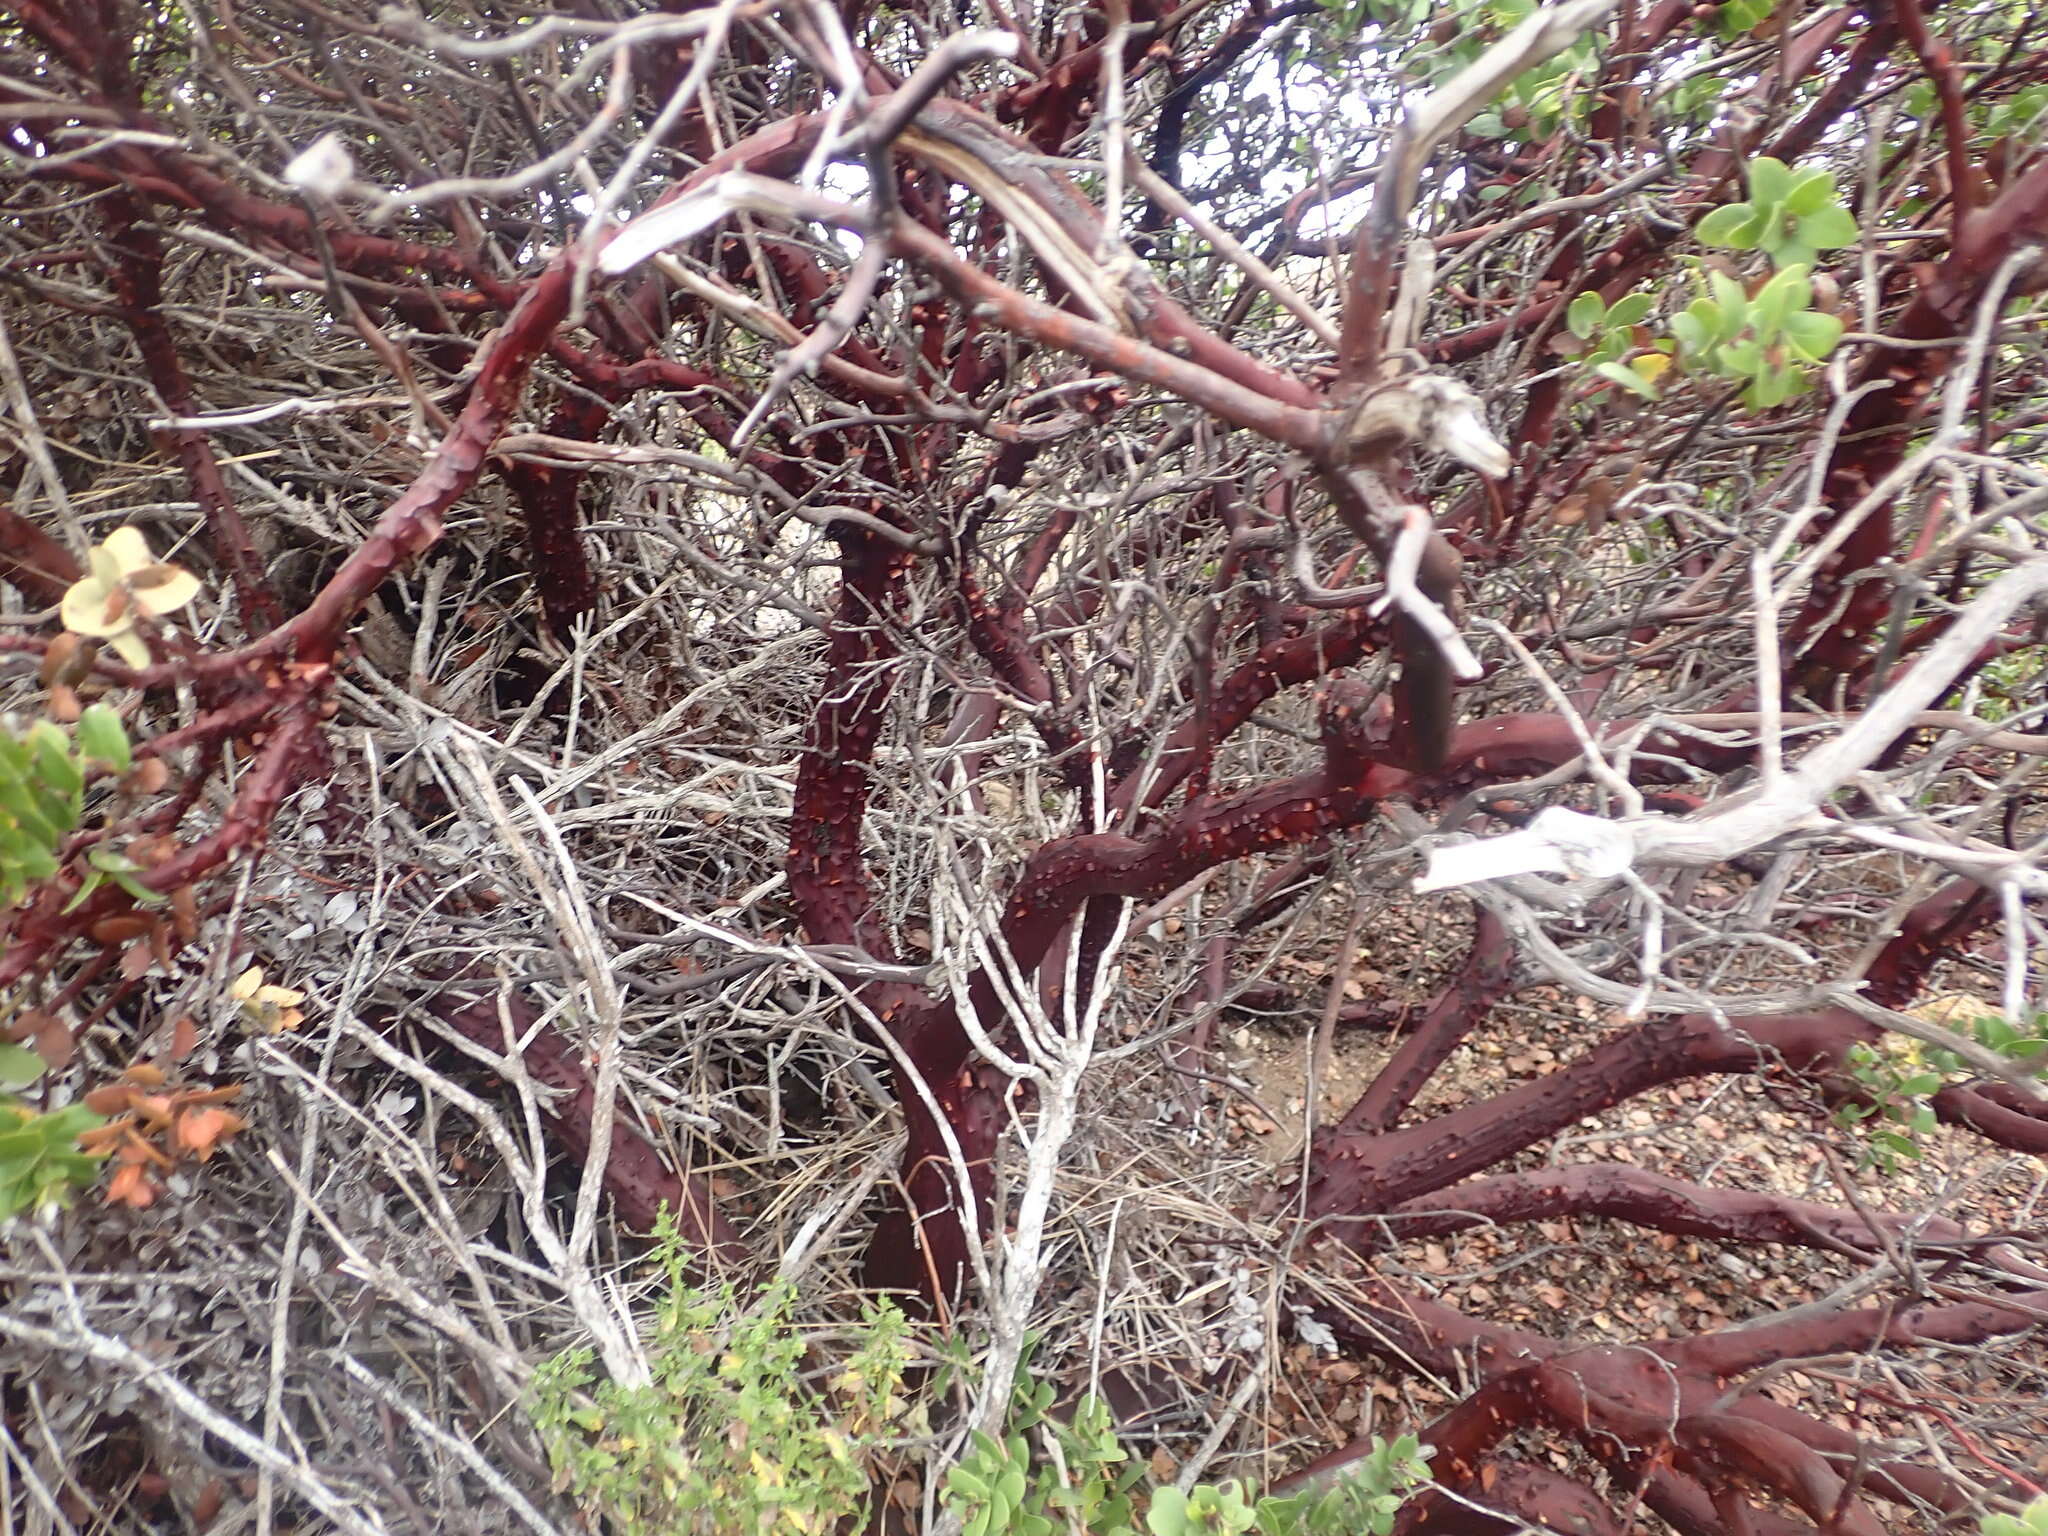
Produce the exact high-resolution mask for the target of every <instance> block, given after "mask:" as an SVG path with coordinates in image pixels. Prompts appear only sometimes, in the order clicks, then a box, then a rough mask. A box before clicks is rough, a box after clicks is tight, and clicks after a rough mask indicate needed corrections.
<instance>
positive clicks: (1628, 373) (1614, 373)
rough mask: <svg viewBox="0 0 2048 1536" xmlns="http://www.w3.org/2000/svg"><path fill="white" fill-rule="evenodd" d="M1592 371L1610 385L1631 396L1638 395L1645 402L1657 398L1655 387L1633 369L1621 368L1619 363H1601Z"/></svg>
mask: <svg viewBox="0 0 2048 1536" xmlns="http://www.w3.org/2000/svg"><path fill="white" fill-rule="evenodd" d="M1593 371H1594V372H1595V373H1597V374H1599V375H1600V377H1601V378H1603V379H1606V380H1607V381H1608V382H1609V383H1610V384H1619V385H1620V386H1621V387H1622V388H1623V389H1625V390H1627V391H1628V392H1629V393H1630V394H1632V395H1640V396H1642V397H1643V398H1644V399H1645V400H1655V399H1656V398H1657V386H1656V385H1654V384H1652V383H1651V382H1650V381H1649V380H1648V379H1646V378H1644V377H1643V376H1642V375H1641V374H1640V373H1637V372H1636V371H1635V369H1633V368H1626V367H1623V366H1622V365H1621V364H1620V363H1602V364H1600V365H1599V366H1598V367H1597V368H1595V369H1594V370H1593Z"/></svg>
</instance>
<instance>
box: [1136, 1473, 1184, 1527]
mask: <svg viewBox="0 0 2048 1536" xmlns="http://www.w3.org/2000/svg"><path fill="white" fill-rule="evenodd" d="M1145 1529H1146V1530H1148V1531H1150V1532H1151V1533H1152V1536H1185V1533H1186V1531H1187V1530H1188V1496H1187V1495H1186V1494H1184V1493H1182V1492H1181V1491H1180V1490H1179V1489H1178V1488H1175V1487H1172V1486H1171V1485H1169V1486H1167V1487H1164V1488H1157V1489H1154V1490H1153V1493H1152V1506H1151V1508H1149V1509H1147V1510H1146V1511H1145Z"/></svg>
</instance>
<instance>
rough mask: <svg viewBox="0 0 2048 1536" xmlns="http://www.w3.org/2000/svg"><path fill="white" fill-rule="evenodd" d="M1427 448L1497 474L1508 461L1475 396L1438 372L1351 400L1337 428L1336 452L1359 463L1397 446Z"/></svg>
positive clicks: (1498, 475)
mask: <svg viewBox="0 0 2048 1536" xmlns="http://www.w3.org/2000/svg"><path fill="white" fill-rule="evenodd" d="M1406 447H1421V448H1431V449H1434V450H1436V451H1437V452H1438V453H1446V454H1449V455H1450V456H1451V457H1452V458H1454V459H1456V460H1457V461H1458V462H1459V463H1461V464H1466V465H1469V466H1471V467H1472V468H1473V469H1476V470H1478V471H1479V472H1480V473H1481V474H1482V475H1490V476H1492V477H1494V478H1495V479H1498V478H1500V477H1501V476H1502V475H1505V474H1506V473H1507V472H1508V469H1509V466H1510V464H1511V463H1512V460H1511V459H1510V457H1509V455H1508V450H1507V447H1506V446H1505V445H1504V444H1503V443H1502V442H1501V441H1500V439H1498V438H1497V437H1495V436H1494V435H1493V431H1492V429H1491V428H1490V427H1488V426H1487V424H1486V413H1485V408H1484V406H1483V405H1482V404H1481V402H1480V399H1479V396H1477V395H1476V394H1474V393H1473V392H1472V391H1471V390H1469V389H1467V388H1466V387H1465V386H1464V385H1463V384H1460V383H1459V382H1458V381H1457V380H1456V379H1454V378H1451V377H1449V376H1448V375H1446V374H1441V373H1418V374H1414V375H1412V376H1410V377H1408V378H1405V379H1400V380H1397V381H1395V382H1393V383H1391V384H1383V385H1381V386H1380V387H1379V388H1377V389H1375V390H1373V391H1371V392H1370V393H1369V394H1367V395H1366V396H1365V398H1364V399H1362V400H1360V401H1359V402H1358V404H1357V405H1355V406H1353V407H1352V409H1351V412H1350V414H1349V415H1348V416H1347V417H1345V419H1344V421H1343V424H1342V426H1341V427H1340V428H1339V436H1338V441H1337V456H1338V458H1339V459H1340V460H1341V461H1342V462H1344V463H1346V464H1359V463H1363V462H1365V461H1366V460H1368V459H1371V458H1374V457H1377V456H1379V455H1383V454H1388V453H1393V452H1395V451H1397V450H1399V449H1401V448H1406Z"/></svg>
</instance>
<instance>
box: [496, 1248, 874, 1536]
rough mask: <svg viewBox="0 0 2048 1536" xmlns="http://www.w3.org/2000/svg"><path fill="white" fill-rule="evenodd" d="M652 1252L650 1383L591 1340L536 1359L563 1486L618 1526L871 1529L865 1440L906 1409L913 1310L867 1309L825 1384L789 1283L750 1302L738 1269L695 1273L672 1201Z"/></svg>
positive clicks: (542, 1425) (545, 1429)
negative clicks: (909, 1313) (613, 1372)
mask: <svg viewBox="0 0 2048 1536" xmlns="http://www.w3.org/2000/svg"><path fill="white" fill-rule="evenodd" d="M654 1257H655V1261H656V1263H657V1264H659V1265H660V1266H661V1268H662V1270H663V1272H664V1279H665V1282H666V1283H665V1285H664V1288H663V1291H662V1295H661V1300H660V1303H659V1305H658V1306H657V1308H656V1311H655V1316H654V1320H653V1331H652V1334H651V1336H650V1337H649V1338H648V1339H647V1340H646V1341H645V1349H646V1357H647V1362H648V1367H649V1374H648V1380H647V1381H646V1382H645V1383H644V1384H639V1385H632V1384H625V1383H620V1382H615V1381H609V1380H604V1381H600V1380H598V1379H597V1370H596V1366H595V1363H594V1361H593V1358H592V1356H591V1352H590V1351H589V1350H588V1349H576V1350H571V1351H568V1352H566V1353H564V1354H562V1355H559V1356H557V1357H556V1358H554V1359H552V1360H550V1361H548V1362H546V1363H545V1364H543V1365H542V1366H541V1367H540V1368H539V1369H538V1370H536V1372H535V1373H534V1378H533V1382H532V1386H531V1388H530V1402H529V1412H530V1414H531V1416H532V1419H533V1422H534V1424H535V1426H536V1427H537V1428H538V1429H539V1431H540V1433H541V1437H542V1440H543V1441H544V1442H545V1444H546V1445H547V1448H548V1455H549V1458H550V1460H551V1461H552V1462H553V1464H554V1467H555V1472H556V1477H557V1481H558V1483H559V1485H560V1486H561V1487H563V1488H565V1489H567V1490H568V1491H569V1492H571V1493H572V1494H573V1495H574V1496H575V1497H576V1498H577V1499H578V1501H579V1502H581V1503H582V1504H583V1505H584V1506H585V1507H586V1508H588V1509H590V1510H591V1511H593V1512H594V1513H598V1514H601V1515H603V1516H604V1518H605V1519H606V1520H607V1521H609V1522H610V1528H611V1529H612V1530H614V1531H616V1532H619V1533H621V1536H655V1533H661V1536H670V1533H675V1532H683V1531H699V1532H704V1533H706V1536H742V1533H760V1536H768V1533H771V1532H803V1533H814V1536H815V1533H823V1532H826V1531H830V1530H834V1529H837V1528H841V1527H842V1524H843V1523H844V1522H849V1521H850V1522H853V1526H854V1528H859V1525H860V1523H861V1522H862V1521H863V1519H864V1517H865V1513H866V1510H867V1507H868V1498H869V1489H870V1486H871V1482H872V1478H871V1476H870V1469H869V1466H868V1458H867V1457H866V1456H865V1455H864V1454H863V1451H864V1450H865V1449H868V1448H870V1447H871V1446H872V1444H873V1443H874V1441H875V1439H876V1438H877V1437H878V1436H879V1435H880V1433H881V1431H882V1430H883V1428H884V1427H885V1426H887V1425H889V1424H891V1423H892V1422H893V1421H894V1420H895V1419H896V1418H897V1417H899V1416H900V1414H901V1413H902V1411H903V1406H904V1404H903V1399H902V1395H901V1394H902V1387H903V1380H904V1374H905V1371H906V1369H907V1366H908V1362H909V1351H908V1344H907V1333H908V1330H907V1324H906V1323H905V1321H904V1318H903V1315H902V1313H901V1312H900V1311H898V1310H897V1309H896V1307H895V1306H894V1305H892V1304H891V1303H888V1302H886V1301H885V1302H880V1303H876V1304H874V1305H871V1306H870V1307H869V1308H868V1309H867V1312H866V1314H865V1316H864V1318H863V1321H862V1325H861V1338H862V1343H861V1347H860V1349H859V1350H858V1352H857V1353H856V1354H855V1355H854V1356H853V1358H852V1359H851V1360H850V1361H849V1362H848V1364H847V1365H846V1367H845V1368H844V1369H843V1370H842V1371H841V1373H840V1374H839V1375H838V1376H837V1377H836V1378H835V1380H834V1382H833V1384H832V1390H831V1391H829V1392H827V1391H824V1390H820V1388H819V1387H817V1386H816V1385H814V1384H813V1383H812V1382H811V1381H810V1380H809V1379H808V1378H807V1376H806V1374H805V1372H804V1369H803V1366H804V1357H805V1345H804V1340H803V1336H802V1335H801V1333H800V1332H799V1331H798V1330H797V1329H796V1328H795V1327H794V1326H793V1324H792V1321H791V1311H792V1308H793V1306H794V1303H795V1299H796V1292H795V1288H794V1286H792V1285H791V1284H790V1283H789V1282H787V1281H782V1280H778V1281H776V1282H774V1283H772V1284H770V1285H768V1286H767V1287H765V1288H764V1289H763V1290H762V1291H761V1292H760V1294H759V1295H758V1296H755V1297H754V1298H752V1299H751V1301H750V1302H748V1303H745V1304H743V1303H742V1302H741V1300H740V1298H739V1295H738V1293H737V1291H736V1289H735V1287H734V1286H733V1285H732V1284H731V1283H730V1282H728V1283H726V1284H724V1285H722V1286H719V1287H717V1288H715V1289H711V1288H705V1287H700V1286H697V1285H694V1284H692V1283H690V1281H689V1280H688V1279H687V1274H686V1272H687V1268H688V1263H689V1257H688V1254H687V1253H686V1252H685V1250H684V1248H683V1246H682V1243H681V1240H680V1238H679V1236H678V1234H677V1232H676V1229H675V1224H674V1222H673V1220H672V1219H670V1218H669V1217H668V1216H667V1215H666V1213H664V1216H663V1220H662V1222H661V1224H660V1225H659V1226H657V1228H656V1248H655V1255H654Z"/></svg>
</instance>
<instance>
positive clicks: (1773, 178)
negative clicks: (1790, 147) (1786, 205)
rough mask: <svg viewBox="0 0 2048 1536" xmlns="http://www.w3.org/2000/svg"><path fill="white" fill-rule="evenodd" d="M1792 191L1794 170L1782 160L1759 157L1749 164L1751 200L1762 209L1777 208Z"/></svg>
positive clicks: (1766, 156) (1767, 156)
mask: <svg viewBox="0 0 2048 1536" xmlns="http://www.w3.org/2000/svg"><path fill="white" fill-rule="evenodd" d="M1791 191H1792V170H1791V167H1790V166H1788V165H1786V164H1785V162H1784V161H1782V160H1776V159H1773V158H1772V157H1771V156H1769V155H1759V156H1757V157H1756V159H1754V160H1752V161H1750V162H1749V200H1750V201H1751V202H1753V203H1755V204H1756V205H1757V206H1758V207H1760V208H1775V207H1777V206H1778V205H1779V204H1780V203H1782V202H1784V201H1785V199H1786V197H1787V196H1788V195H1789V194H1790V193H1791Z"/></svg>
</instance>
